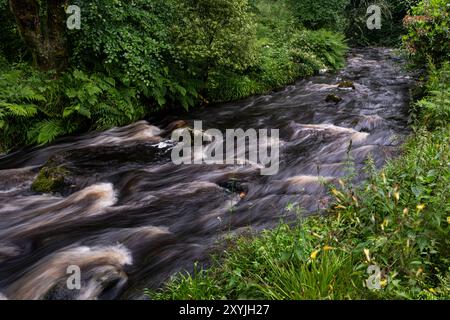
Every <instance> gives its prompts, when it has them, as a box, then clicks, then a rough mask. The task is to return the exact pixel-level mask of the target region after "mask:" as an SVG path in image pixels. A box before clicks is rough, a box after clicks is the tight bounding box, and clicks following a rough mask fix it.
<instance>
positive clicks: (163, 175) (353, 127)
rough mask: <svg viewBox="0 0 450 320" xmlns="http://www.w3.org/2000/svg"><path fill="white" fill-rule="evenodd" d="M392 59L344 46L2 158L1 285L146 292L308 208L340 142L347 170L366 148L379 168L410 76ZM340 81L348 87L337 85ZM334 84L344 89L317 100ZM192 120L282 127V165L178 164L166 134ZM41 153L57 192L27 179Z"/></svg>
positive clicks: (21, 290) (77, 295) (399, 119)
mask: <svg viewBox="0 0 450 320" xmlns="http://www.w3.org/2000/svg"><path fill="white" fill-rule="evenodd" d="M401 64H402V61H401V59H399V58H397V57H395V55H394V54H393V53H392V51H390V50H388V49H382V48H377V49H354V50H352V51H351V53H350V54H349V57H348V65H347V67H346V68H345V69H344V70H342V71H341V72H339V73H337V74H323V75H318V76H315V77H312V78H308V79H305V80H300V81H298V82H297V83H295V84H293V85H290V86H287V87H286V88H285V89H284V90H281V91H278V92H275V93H272V94H268V95H262V96H257V97H252V98H249V99H246V100H243V101H239V102H233V103H228V104H223V105H220V106H214V107H209V108H206V109H200V110H197V111H195V112H193V113H190V114H189V115H188V116H187V117H186V118H183V119H180V118H177V117H176V116H169V115H167V116H166V117H165V119H159V120H160V121H159V122H157V121H154V122H153V121H152V122H153V123H154V124H156V125H159V127H158V126H156V125H152V124H150V123H148V122H145V121H141V122H138V123H135V124H133V125H130V126H128V127H124V128H115V129H112V130H109V131H107V132H103V133H91V134H88V135H84V136H79V137H76V138H65V139H62V140H60V141H58V142H57V143H55V144H53V145H50V146H46V147H43V148H34V149H31V150H27V151H20V152H17V153H15V154H11V155H8V156H4V157H3V158H0V215H1V220H0V292H1V295H0V296H4V297H7V298H10V299H45V298H47V299H94V298H102V299H114V298H142V289H143V288H145V287H151V288H156V287H158V286H159V285H160V284H161V282H162V281H164V280H165V279H166V278H167V277H168V276H170V275H171V274H173V273H174V272H177V271H179V270H181V269H187V270H190V269H191V268H192V263H193V262H194V261H203V262H205V261H206V258H207V256H208V252H210V250H211V249H212V248H213V247H214V246H215V244H216V243H217V241H218V239H220V238H221V237H223V236H225V235H227V234H230V233H233V234H239V233H242V232H245V230H247V228H248V227H249V226H251V227H252V228H253V229H254V230H260V229H262V228H270V227H273V226H275V225H276V224H277V223H278V222H279V220H280V219H281V218H283V219H289V218H294V217H293V216H292V215H290V213H289V211H288V210H286V207H287V206H288V205H298V206H301V207H302V208H303V211H302V212H303V214H305V215H308V214H313V213H317V212H318V211H320V210H321V209H323V207H324V206H326V199H327V196H326V193H325V190H324V187H323V185H322V184H321V183H320V181H319V176H320V177H321V179H325V180H331V181H333V180H334V179H336V178H338V177H341V176H343V175H345V173H346V161H347V159H348V148H349V144H350V141H352V148H351V151H350V156H351V158H352V159H353V161H354V165H355V168H356V170H357V172H360V171H361V168H362V166H363V165H364V162H365V161H366V160H367V158H368V156H369V155H371V157H372V158H373V159H374V161H375V164H376V165H377V166H381V165H383V163H384V162H385V161H386V159H388V158H390V157H392V156H395V154H396V153H398V152H399V146H400V145H401V143H402V142H403V141H404V139H405V137H406V136H407V134H408V130H407V114H408V105H409V100H410V94H409V91H410V88H411V87H412V86H413V85H414V81H413V78H412V77H411V76H410V75H408V74H407V73H406V72H405V71H403V70H402V68H401ZM343 80H346V81H351V82H353V86H354V88H338V83H340V82H341V81H343ZM330 94H334V95H337V96H339V97H342V101H340V102H333V101H330V102H327V101H326V100H327V99H326V98H327V96H329V95H330ZM194 120H202V121H203V128H204V129H208V128H218V129H220V130H222V131H225V129H227V128H230V129H235V128H242V129H244V130H245V129H249V128H255V129H279V130H280V140H281V147H280V148H281V149H280V170H279V172H278V174H276V175H273V176H261V175H260V174H259V168H258V167H256V166H254V165H244V166H238V165H182V166H175V165H174V164H172V162H171V160H170V148H169V146H170V144H164V141H167V139H168V137H169V136H170V131H171V130H173V129H175V128H177V127H179V126H183V125H187V126H192V124H193V121H194ZM162 124H164V125H162ZM169 124H170V125H169ZM49 161H51V162H52V163H53V164H55V165H58V166H64V168H65V169H66V170H68V171H69V172H70V174H71V179H72V180H71V186H69V187H68V188H67V189H66V190H64V192H62V193H61V194H54V195H44V194H39V193H36V192H33V191H31V187H30V186H31V183H32V181H33V180H34V179H35V177H36V176H37V173H38V171H39V169H40V168H41V167H42V166H44V165H45V164H46V163H48V162H49ZM361 179H363V176H362V175H359V176H358V177H357V180H361ZM69 265H77V266H79V267H80V269H81V271H82V273H81V274H82V277H81V282H82V287H81V289H80V290H69V289H67V286H66V279H67V277H68V275H67V274H66V270H67V267H68V266H69Z"/></svg>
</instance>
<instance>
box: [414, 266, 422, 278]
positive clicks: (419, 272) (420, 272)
mask: <svg viewBox="0 0 450 320" xmlns="http://www.w3.org/2000/svg"><path fill="white" fill-rule="evenodd" d="M422 273H423V269H422V268H419V270H417V272H416V277H418V276H420V275H421V274H422Z"/></svg>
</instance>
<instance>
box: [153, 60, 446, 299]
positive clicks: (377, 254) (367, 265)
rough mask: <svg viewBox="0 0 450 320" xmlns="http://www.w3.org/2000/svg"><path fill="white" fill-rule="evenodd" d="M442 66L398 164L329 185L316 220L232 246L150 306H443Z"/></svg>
mask: <svg viewBox="0 0 450 320" xmlns="http://www.w3.org/2000/svg"><path fill="white" fill-rule="evenodd" d="M449 80H450V67H449V65H448V64H446V65H444V66H443V67H442V68H441V69H439V70H434V71H431V74H430V77H429V80H428V82H427V86H426V89H427V92H428V95H427V96H426V97H425V98H423V99H421V100H420V101H417V102H415V103H413V104H412V106H411V107H412V108H411V110H410V112H411V115H412V116H413V118H414V119H415V121H414V124H413V129H414V133H413V134H412V136H411V137H410V139H409V140H408V142H407V143H406V144H405V145H404V147H403V154H402V155H401V156H400V158H398V159H396V160H394V161H390V162H389V163H388V164H387V165H386V166H385V167H384V168H383V169H382V170H381V171H378V170H376V169H375V167H374V166H373V163H372V162H369V163H368V165H367V167H366V170H367V171H368V173H369V175H368V179H367V183H366V184H364V185H363V186H354V185H353V184H352V182H351V179H345V178H343V179H340V180H339V183H338V184H336V185H331V186H329V187H330V195H331V196H332V197H333V199H334V201H333V205H331V207H330V209H329V210H328V214H327V215H326V216H320V217H314V218H308V219H300V220H298V221H297V223H295V224H285V223H282V224H280V225H279V226H278V228H275V229H274V230H269V231H264V232H262V233H261V234H257V235H255V236H252V237H248V236H245V237H237V238H235V239H233V241H232V242H233V245H232V246H230V247H229V248H228V249H227V250H226V251H224V253H222V254H219V255H217V256H215V257H213V263H212V266H211V267H210V268H207V269H202V267H201V266H198V267H196V268H195V271H194V273H193V274H192V275H190V274H180V275H178V276H176V277H174V278H172V280H170V281H169V282H168V283H167V284H166V286H165V287H164V288H163V289H162V290H160V291H156V292H155V291H147V294H148V295H149V296H150V297H151V298H152V299H241V298H247V299H300V300H302V299H449V298H450V268H449V261H450V256H449V251H448V247H449V245H450V241H449V238H448V234H449V229H450V228H449V224H450V214H449V213H450V208H449V192H450V191H449V189H448V183H449V181H450V170H449V166H448V164H449V161H450V150H449V146H450V132H449V126H448V123H449V122H448V121H449V114H448V110H449V109H450V106H449V104H450V99H449V98H450V81H449Z"/></svg>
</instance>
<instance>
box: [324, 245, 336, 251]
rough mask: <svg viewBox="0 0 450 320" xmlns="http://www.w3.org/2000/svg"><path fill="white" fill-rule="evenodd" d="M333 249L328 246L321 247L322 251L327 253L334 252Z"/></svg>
mask: <svg viewBox="0 0 450 320" xmlns="http://www.w3.org/2000/svg"><path fill="white" fill-rule="evenodd" d="M334 249H335V248H334V247H330V246H324V247H323V251H329V250H334Z"/></svg>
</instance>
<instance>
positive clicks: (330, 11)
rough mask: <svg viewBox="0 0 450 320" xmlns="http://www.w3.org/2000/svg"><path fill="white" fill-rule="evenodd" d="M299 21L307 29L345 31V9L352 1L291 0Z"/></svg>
mask: <svg viewBox="0 0 450 320" xmlns="http://www.w3.org/2000/svg"><path fill="white" fill-rule="evenodd" d="M290 1H291V3H292V6H293V8H294V12H295V13H296V16H297V19H299V21H300V23H302V24H303V25H304V26H305V27H306V28H309V29H313V30H318V29H322V28H327V29H330V30H334V31H343V30H344V27H345V22H346V21H345V8H346V6H347V5H348V4H349V1H350V0H318V1H308V0H290Z"/></svg>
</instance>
